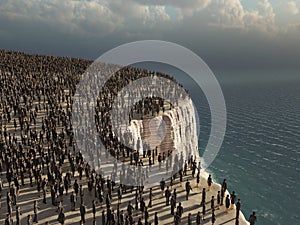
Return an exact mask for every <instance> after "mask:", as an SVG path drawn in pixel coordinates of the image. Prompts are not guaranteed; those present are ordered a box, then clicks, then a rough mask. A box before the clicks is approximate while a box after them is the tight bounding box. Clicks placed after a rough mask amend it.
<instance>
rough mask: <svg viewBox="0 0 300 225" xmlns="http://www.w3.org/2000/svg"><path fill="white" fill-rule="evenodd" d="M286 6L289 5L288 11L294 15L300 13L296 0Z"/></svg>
mask: <svg viewBox="0 0 300 225" xmlns="http://www.w3.org/2000/svg"><path fill="white" fill-rule="evenodd" d="M286 7H287V9H288V11H289V12H290V13H292V14H293V15H297V14H298V13H299V9H298V7H297V4H296V2H294V1H291V2H287V3H286Z"/></svg>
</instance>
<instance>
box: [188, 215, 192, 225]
mask: <svg viewBox="0 0 300 225" xmlns="http://www.w3.org/2000/svg"><path fill="white" fill-rule="evenodd" d="M191 217H192V214H191V213H189V215H188V221H187V224H188V225H192V218H191Z"/></svg>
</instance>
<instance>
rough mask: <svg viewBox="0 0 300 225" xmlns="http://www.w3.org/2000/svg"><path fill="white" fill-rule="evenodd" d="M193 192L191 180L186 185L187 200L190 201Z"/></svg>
mask: <svg viewBox="0 0 300 225" xmlns="http://www.w3.org/2000/svg"><path fill="white" fill-rule="evenodd" d="M191 190H192V187H191V184H190V182H189V180H187V181H186V183H185V192H186V200H189V194H190V191H191Z"/></svg>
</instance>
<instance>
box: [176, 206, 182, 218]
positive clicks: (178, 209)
mask: <svg viewBox="0 0 300 225" xmlns="http://www.w3.org/2000/svg"><path fill="white" fill-rule="evenodd" d="M177 213H178V216H179V218H180V219H181V217H182V214H183V207H182V205H181V202H179V205H178V206H177Z"/></svg>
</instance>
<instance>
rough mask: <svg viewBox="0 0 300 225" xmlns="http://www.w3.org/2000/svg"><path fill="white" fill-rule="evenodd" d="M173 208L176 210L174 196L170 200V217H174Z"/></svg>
mask: <svg viewBox="0 0 300 225" xmlns="http://www.w3.org/2000/svg"><path fill="white" fill-rule="evenodd" d="M175 208H176V200H175V198H174V196H172V198H171V215H174V210H175Z"/></svg>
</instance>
